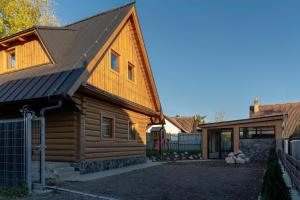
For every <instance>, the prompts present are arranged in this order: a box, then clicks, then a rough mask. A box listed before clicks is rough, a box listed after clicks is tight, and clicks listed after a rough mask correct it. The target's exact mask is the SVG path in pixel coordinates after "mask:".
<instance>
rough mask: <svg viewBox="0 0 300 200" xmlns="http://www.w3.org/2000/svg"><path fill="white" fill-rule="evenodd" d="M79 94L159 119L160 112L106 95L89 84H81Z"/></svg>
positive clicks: (115, 96) (109, 94)
mask: <svg viewBox="0 0 300 200" xmlns="http://www.w3.org/2000/svg"><path fill="white" fill-rule="evenodd" d="M79 92H83V93H85V94H89V95H91V96H94V97H97V98H99V99H101V100H104V101H109V102H110V103H113V104H116V105H120V106H123V107H125V108H128V109H130V110H133V111H137V112H140V113H143V114H145V115H148V116H151V117H160V112H156V111H154V110H152V109H150V108H147V107H145V106H142V105H139V104H137V103H134V102H132V101H129V100H127V99H124V98H122V97H119V96H117V95H113V94H111V93H108V92H106V91H104V90H101V89H99V88H96V87H94V86H92V85H90V84H83V85H82V86H81V87H80V88H79Z"/></svg>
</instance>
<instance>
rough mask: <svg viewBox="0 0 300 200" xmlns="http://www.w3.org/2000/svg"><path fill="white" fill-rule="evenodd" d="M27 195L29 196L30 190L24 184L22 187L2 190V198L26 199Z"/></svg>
mask: <svg viewBox="0 0 300 200" xmlns="http://www.w3.org/2000/svg"><path fill="white" fill-rule="evenodd" d="M26 195H28V188H27V185H26V184H22V185H21V186H20V187H12V188H1V189H0V196H3V197H24V196H26Z"/></svg>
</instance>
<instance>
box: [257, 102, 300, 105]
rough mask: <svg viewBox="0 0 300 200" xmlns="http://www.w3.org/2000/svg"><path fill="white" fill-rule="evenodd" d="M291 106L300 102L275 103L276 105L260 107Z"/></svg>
mask: <svg viewBox="0 0 300 200" xmlns="http://www.w3.org/2000/svg"><path fill="white" fill-rule="evenodd" d="M290 104H300V102H287V103H275V104H265V105H260V106H281V105H290Z"/></svg>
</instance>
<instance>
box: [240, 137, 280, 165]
mask: <svg viewBox="0 0 300 200" xmlns="http://www.w3.org/2000/svg"><path fill="white" fill-rule="evenodd" d="M271 148H275V139H273V138H272V139H240V150H241V151H242V152H243V153H244V154H245V155H246V156H247V157H249V158H250V160H254V161H266V160H267V159H268V155H269V151H270V149H271Z"/></svg>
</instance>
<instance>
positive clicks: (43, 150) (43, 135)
mask: <svg viewBox="0 0 300 200" xmlns="http://www.w3.org/2000/svg"><path fill="white" fill-rule="evenodd" d="M61 106H62V100H59V101H58V104H57V105H55V106H49V107H44V108H42V109H41V110H40V118H41V144H40V154H41V165H40V167H41V186H42V188H45V186H46V176H45V169H46V139H45V138H46V133H45V125H46V123H45V113H46V112H47V111H49V110H54V109H57V108H60V107H61Z"/></svg>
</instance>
